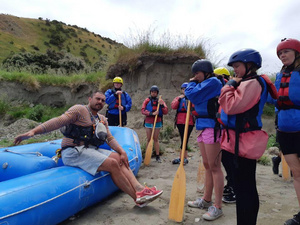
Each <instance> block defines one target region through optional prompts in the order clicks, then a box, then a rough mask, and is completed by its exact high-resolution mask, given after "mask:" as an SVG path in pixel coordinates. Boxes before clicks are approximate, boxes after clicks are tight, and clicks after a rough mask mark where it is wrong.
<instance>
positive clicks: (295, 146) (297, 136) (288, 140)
mask: <svg viewBox="0 0 300 225" xmlns="http://www.w3.org/2000/svg"><path fill="white" fill-rule="evenodd" d="M277 140H278V143H279V145H280V150H281V151H282V153H283V155H288V154H298V156H299V157H300V132H294V133H286V132H282V131H279V130H278V132H277Z"/></svg>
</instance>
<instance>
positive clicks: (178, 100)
mask: <svg viewBox="0 0 300 225" xmlns="http://www.w3.org/2000/svg"><path fill="white" fill-rule="evenodd" d="M187 85H188V82H184V83H183V84H182V85H181V95H179V96H177V97H175V98H174V99H173V101H172V103H171V107H172V109H174V110H176V116H175V125H176V127H177V129H178V131H179V134H180V139H181V145H180V149H182V145H183V136H184V127H185V120H186V116H187V101H186V100H187V98H186V97H185V94H184V90H185V89H186V87H187ZM189 116H190V118H189V124H188V125H189V128H188V134H187V141H186V146H188V141H189V138H190V135H191V133H192V130H193V127H194V118H193V116H192V115H189ZM180 157H181V151H180V155H179V158H176V159H174V160H173V161H172V163H173V164H179V163H180V161H181V158H180ZM188 162H189V161H188V159H187V151H185V152H184V162H183V164H184V165H186V164H188Z"/></svg>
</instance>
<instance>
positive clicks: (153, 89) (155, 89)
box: [150, 85, 159, 94]
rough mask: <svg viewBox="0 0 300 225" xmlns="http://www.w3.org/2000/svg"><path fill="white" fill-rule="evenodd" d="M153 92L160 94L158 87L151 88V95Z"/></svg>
mask: <svg viewBox="0 0 300 225" xmlns="http://www.w3.org/2000/svg"><path fill="white" fill-rule="evenodd" d="M151 91H157V94H158V93H159V89H158V87H157V86H156V85H153V86H152V87H151V88H150V93H151Z"/></svg>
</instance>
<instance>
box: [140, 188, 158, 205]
mask: <svg viewBox="0 0 300 225" xmlns="http://www.w3.org/2000/svg"><path fill="white" fill-rule="evenodd" d="M162 193H163V191H160V190H157V189H156V187H153V188H148V187H145V188H144V189H143V190H142V191H140V192H136V201H135V202H136V203H137V204H142V203H145V202H148V203H150V202H152V201H154V200H155V199H157V198H158V197H159V196H160V195H161V194H162Z"/></svg>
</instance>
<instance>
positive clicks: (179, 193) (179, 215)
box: [169, 101, 191, 222]
mask: <svg viewBox="0 0 300 225" xmlns="http://www.w3.org/2000/svg"><path fill="white" fill-rule="evenodd" d="M190 112H191V102H190V101H188V108H187V113H186V119H185V127H184V135H183V143H182V150H181V160H180V165H179V167H178V169H177V172H176V174H175V177H174V181H173V186H172V191H171V197H170V205H169V219H170V220H174V221H176V222H181V221H182V219H183V210H184V201H185V192H186V178H185V171H184V167H183V161H184V152H185V149H186V142H187V133H188V127H189V119H190V116H189V115H190Z"/></svg>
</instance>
